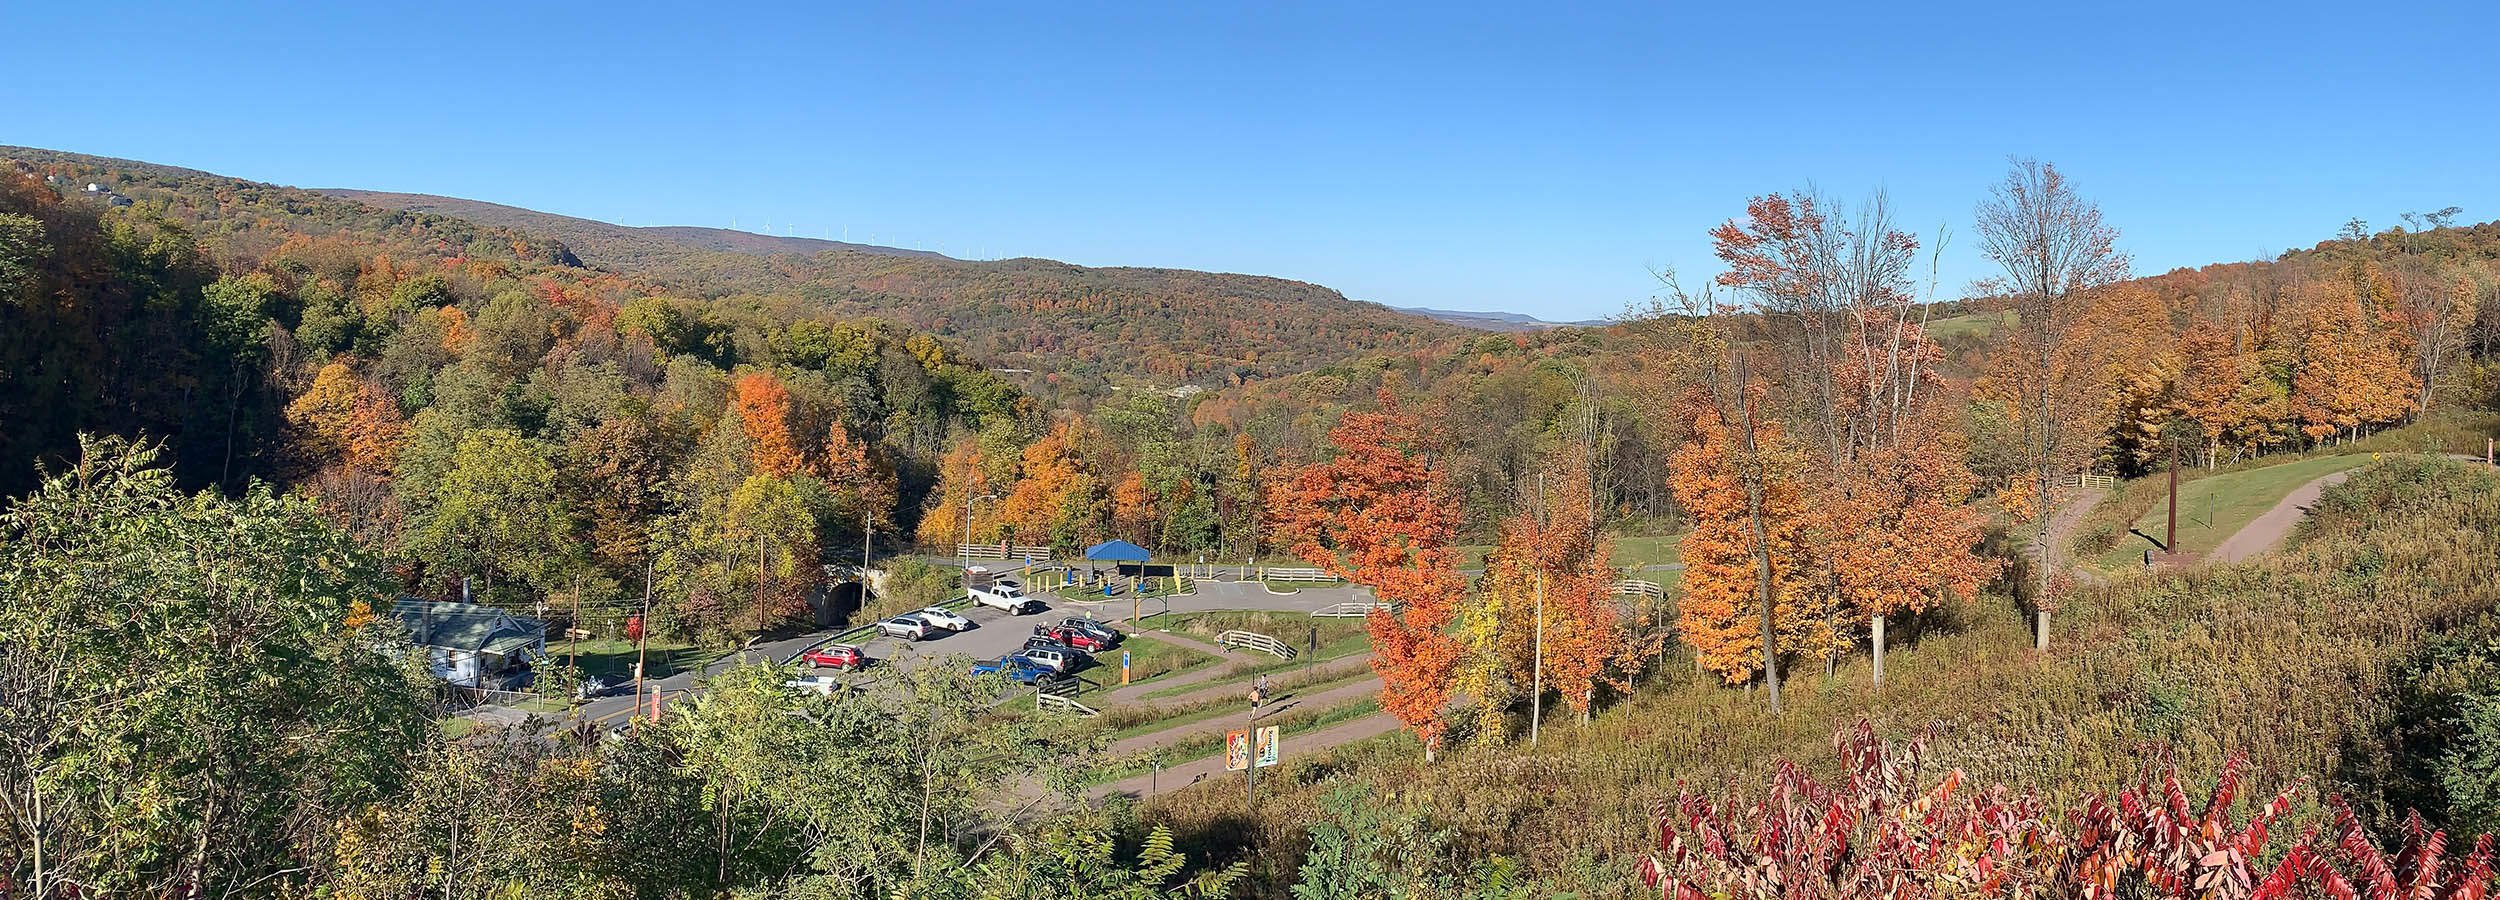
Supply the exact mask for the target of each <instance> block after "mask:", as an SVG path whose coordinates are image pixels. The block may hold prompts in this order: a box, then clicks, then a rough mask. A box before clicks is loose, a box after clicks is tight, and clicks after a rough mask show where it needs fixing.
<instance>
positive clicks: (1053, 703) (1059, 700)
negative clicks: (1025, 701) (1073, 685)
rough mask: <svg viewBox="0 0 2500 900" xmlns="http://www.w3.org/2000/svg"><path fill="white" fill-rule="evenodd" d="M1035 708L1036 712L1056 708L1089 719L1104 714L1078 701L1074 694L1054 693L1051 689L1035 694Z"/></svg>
mask: <svg viewBox="0 0 2500 900" xmlns="http://www.w3.org/2000/svg"><path fill="white" fill-rule="evenodd" d="M1033 709H1034V711H1035V712H1041V711H1045V710H1053V709H1056V710H1061V711H1063V712H1072V713H1075V714H1077V715H1079V716H1083V717H1085V718H1089V719H1090V718H1093V717H1095V716H1099V715H1102V710H1099V709H1095V708H1093V707H1091V706H1087V705H1085V704H1082V703H1078V702H1076V698H1075V697H1073V696H1069V695H1065V694H1053V693H1051V692H1049V691H1041V692H1038V693H1035V694H1034V695H1033Z"/></svg>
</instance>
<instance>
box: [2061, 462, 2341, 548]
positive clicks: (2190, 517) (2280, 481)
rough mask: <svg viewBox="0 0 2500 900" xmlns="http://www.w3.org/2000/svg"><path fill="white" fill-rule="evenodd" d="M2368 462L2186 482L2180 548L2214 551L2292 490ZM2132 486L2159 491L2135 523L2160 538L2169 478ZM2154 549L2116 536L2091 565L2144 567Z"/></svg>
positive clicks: (2297, 465) (2291, 465)
mask: <svg viewBox="0 0 2500 900" xmlns="http://www.w3.org/2000/svg"><path fill="white" fill-rule="evenodd" d="M2369 461H2370V458H2369V457H2368V456H2365V455H2359V454H2355V455H2349V456H2325V457H2318V458H2314V459H2303V460H2297V461H2294V462H2288V463H2284V464H2282V465H2279V466H2267V467H2265V468H2262V469H2249V470H2246V471H2240V472H2226V473H2222V474H2218V475H2213V476H2209V477H2205V478H2198V479H2195V480H2193V481H2181V482H2180V484H2179V546H2180V547H2182V548H2185V549H2186V550H2189V551H2192V552H2197V553H2203V552H2207V551H2210V550H2212V549H2213V548H2214V547H2215V545H2218V544H2220V543H2222V542H2223V541H2224V540H2225V539H2228V538H2229V537H2230V536H2231V535H2233V534H2236V533H2238V532H2239V530H2240V529H2241V528H2243V527H2246V526H2247V525H2248V523H2249V521H2250V520H2252V519H2255V518H2257V516H2258V515H2260V514H2262V513H2264V512H2265V511H2266V510H2269V509H2273V508H2274V505H2275V504H2276V503H2280V502H2282V500H2283V497H2284V496H2285V495H2287V494H2290V493H2291V492H2292V489H2293V488H2297V487H2299V486H2301V485H2303V484H2306V483H2308V482H2309V481H2310V480H2312V479H2315V478H2317V477H2319V476H2321V475H2326V474H2329V473H2333V472H2341V471H2344V470H2345V469H2350V468H2353V467H2355V466H2359V465H2361V464H2363V463H2367V462H2369ZM2131 486H2132V487H2135V488H2138V489H2143V488H2146V487H2148V486H2149V488H2150V489H2151V490H2153V491H2156V492H2158V493H2157V494H2156V497H2155V499H2154V502H2153V508H2152V509H2150V510H2147V511H2145V512H2144V513H2143V514H2142V515H2139V516H2137V517H2136V518H2135V520H2134V521H2133V522H2132V523H2130V525H2131V526H2132V527H2133V528H2134V529H2135V530H2136V531H2138V532H2141V533H2142V534H2145V535H2150V536H2152V537H2153V538H2155V539H2158V538H2160V537H2161V536H2162V534H2163V530H2164V528H2165V519H2166V517H2167V516H2168V514H2169V507H2168V504H2167V501H2166V497H2167V493H2168V492H2167V486H2168V480H2167V479H2166V478H2165V477H2163V476H2153V477H2150V478H2140V479H2137V480H2136V482H2134V483H2131ZM2150 546H2152V542H2151V541H2150V540H2147V539H2145V538H2144V537H2140V536H2138V535H2135V534H2124V533H2121V534H2119V535H2117V541H2116V543H2115V545H2114V546H2111V547H2109V548H2108V549H2105V550H2102V551H2100V553H2099V554H2098V555H2097V556H2094V557H2093V558H2092V564H2093V565H2096V566H2099V567H2101V568H2103V569H2109V570H2112V571H2123V570H2127V569H2133V568H2141V567H2142V566H2143V564H2144V563H2143V560H2144V550H2145V548H2147V547H2150Z"/></svg>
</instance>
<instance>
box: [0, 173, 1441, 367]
mask: <svg viewBox="0 0 2500 900" xmlns="http://www.w3.org/2000/svg"><path fill="white" fill-rule="evenodd" d="M0 160H14V161H18V162H21V163H26V164H31V165H38V166H40V165H56V166H70V167H74V169H75V170H76V171H80V172H86V173H90V174H91V175H92V177H95V178H99V179H102V180H103V181H105V182H107V183H108V184H109V185H110V186H113V187H116V188H117V189H120V190H122V192H123V193H132V192H136V194H135V195H136V196H138V197H139V199H140V202H142V203H143V204H156V205H162V206H165V207H166V208H167V209H168V210H169V212H170V214H172V215H174V216H175V218H177V219H180V220H183V221H187V222H192V223H196V224H197V225H199V226H200V227H201V228H202V229H204V233H216V234H220V235H221V237H220V240H231V239H233V238H231V237H226V236H222V235H233V234H246V235H248V234H250V233H252V232H253V231H254V228H253V226H252V224H251V223H252V222H254V221H257V220H258V219H259V218H264V217H269V216H272V215H273V214H274V215H275V216H277V217H279V218H282V219H283V220H284V222H283V223H282V224H284V225H285V227H286V230H288V231H292V232H301V233H308V234H330V235H336V236H338V237H341V238H344V239H348V240H352V241H359V242H364V243H370V244H377V245H384V246H397V245H409V244H412V243H418V242H421V243H423V244H425V245H427V246H429V247H436V248H440V247H453V248H458V247H463V246H471V245H473V244H474V243H475V242H478V241H485V242H489V243H491V244H493V245H495V246H497V247H506V246H508V247H513V248H517V250H518V252H522V253H524V254H525V255H528V256H530V257H532V258H537V259H542V260H545V261H549V262H555V263H560V264H565V265H572V264H576V263H578V264H580V265H584V266H588V267H591V268H594V269H599V270H605V271H608V272H613V273H616V274H619V275H623V276H627V277H629V278H631V279H632V280H633V281H635V282H637V283H639V284H641V285H644V286H646V287H647V288H648V289H649V290H651V291H653V292H656V293H665V294H670V295H674V296H681V297H701V298H714V299H717V298H741V297H746V298H753V301H754V302H756V303H780V302H790V301H795V302H800V303H805V304H810V305H813V306H815V307H816V308H818V309H821V310H822V311H823V312H825V313H826V314H829V315H834V316H840V317H847V318H876V319H883V320H886V321H890V322H894V323H897V324H900V325H904V326H907V327H910V328H912V329H915V330H921V331H927V332H931V333H934V334H938V335H941V336H945V337H948V338H950V339H952V340H953V341H955V342H956V343H957V344H959V345H960V346H962V347H964V348H965V350H966V351H967V352H969V353H970V354H971V355H972V356H974V357H975V358H978V359H981V360H984V361H986V362H987V363H988V364H990V365H992V366H995V367H999V368H1004V369H1025V370H1030V371H1031V372H1032V373H1033V375H1032V376H1031V377H1030V378H1029V379H1027V380H1028V381H1029V382H1030V384H1029V386H1031V387H1034V388H1037V389H1041V390H1045V391H1048V392H1051V393H1091V392H1095V391H1100V390H1105V389H1107V387H1108V386H1109V385H1111V384H1112V383H1113V382H1115V381H1118V380H1123V379H1126V380H1142V381H1145V382H1149V383H1153V384H1160V385H1167V386H1168V385H1173V384H1180V383H1198V384H1203V385H1208V386H1215V385H1222V384H1232V383H1239V382H1241V381H1244V380H1250V379H1257V378H1265V377H1272V376H1276V375H1282V374H1289V373H1294V372H1303V371H1309V370H1311V369H1314V368H1318V367H1321V366H1326V365H1330V364H1334V363H1340V362H1345V361H1349V360H1354V359H1360V358H1363V357H1367V356H1373V355H1377V354H1381V353H1397V352H1406V351H1412V350H1420V349H1426V348H1430V347H1435V346H1440V345H1444V344H1447V343H1448V342H1451V341H1454V340H1457V339H1461V338H1464V337H1465V336H1467V335H1468V334H1470V333H1471V329H1470V328H1468V327H1463V326H1461V325H1454V324H1451V323H1449V322H1444V321H1437V320H1435V319H1433V318H1429V317H1425V316H1420V315H1411V314H1407V313H1403V312H1398V311H1395V310H1391V309H1389V308H1388V307H1385V306H1381V305H1379V304H1376V303H1369V302H1363V301H1357V300H1349V299H1346V297H1345V295H1343V294H1341V293H1338V292H1337V291H1335V290H1331V289H1329V288H1327V287H1323V286H1320V285H1316V284H1310V283H1308V282H1302V281H1294V280H1291V279H1285V278H1273V277H1267V276H1259V275H1242V274H1230V273H1216V272H1200V271H1193V270H1186V269H1164V268H1136V267H1088V266H1078V265H1072V264H1069V263H1063V262H1056V261H1052V260H1046V259H1029V258H1027V259H1005V260H994V261H973V260H959V259H952V258H948V257H945V256H941V255H939V254H935V253H927V252H923V251H914V250H903V249H897V248H892V247H878V246H872V245H866V244H852V243H844V242H840V241H823V240H816V239H812V238H798V237H780V236H773V235H759V234H750V233H746V232H740V231H730V230H726V229H716V228H688V227H663V228H634V227H627V226H621V225H615V224H611V223H607V222H598V221H593V220H589V219H580V218H574V217H569V216H560V215H555V214H551V213H544V212H538V211H535V210H528V209H522V208H519V207H513V206H504V205H500V204H494V203H485V202H480V201H474V200H462V199H456V198H448V197H436V196H431V195H424V194H403V193H386V192H378V191H364V190H353V189H346V188H334V189H324V190H308V189H299V188H290V187H285V186H281V185H274V184H266V183H261V182H253V181H246V180H243V179H235V178H228V177H225V176H218V175H213V174H210V173H206V172H201V171H198V170H193V169H184V168H179V167H175V166H166V165H159V164H155V163H147V162H139V161H133V160H123V159H112V158H107V157H98V156H89V155H84V154H76V153H67V152H63V151H56V150H44V149H36V148H26V147H0ZM82 177H83V176H82ZM177 185H189V186H195V187H196V189H197V190H198V191H205V192H206V194H205V195H202V196H192V195H190V194H186V193H184V192H183V190H191V189H192V188H184V189H183V190H176V189H175V186H177ZM273 211H274V212H273ZM271 233H273V234H274V233H276V232H275V231H272V232H271ZM480 246H482V245H480ZM499 252H500V251H499ZM1480 327H1481V326H1480Z"/></svg>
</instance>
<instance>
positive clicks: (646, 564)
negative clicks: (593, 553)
mask: <svg viewBox="0 0 2500 900" xmlns="http://www.w3.org/2000/svg"><path fill="white" fill-rule="evenodd" d="M642 554H643V555H642V619H641V621H642V635H641V636H640V637H638V638H636V639H635V641H634V712H636V713H639V712H641V711H642V663H643V658H644V657H643V655H644V652H645V650H644V648H646V647H649V646H650V645H651V569H652V563H653V560H652V558H651V548H650V547H647V546H646V547H644V548H643V550H642ZM652 711H653V712H658V711H659V707H658V706H657V705H656V704H655V705H653V706H652ZM626 718H627V719H631V718H633V716H630V715H629V716H626Z"/></svg>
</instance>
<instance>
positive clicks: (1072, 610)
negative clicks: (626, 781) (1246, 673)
mask: <svg viewBox="0 0 2500 900" xmlns="http://www.w3.org/2000/svg"><path fill="white" fill-rule="evenodd" d="M1034 596H1035V599H1038V600H1040V601H1042V603H1043V604H1044V606H1045V607H1047V608H1045V609H1044V610H1042V611H1040V612H1035V613H1027V614H1024V615H1021V616H1016V615H1009V614H1008V613H1007V612H1005V611H1004V610H999V609H995V608H992V607H987V606H973V607H969V608H966V609H963V610H960V612H961V613H962V615H963V616H964V617H965V618H967V619H971V620H972V622H973V625H974V626H975V627H974V628H973V629H972V630H970V631H966V632H962V633H960V634H958V633H951V632H945V631H933V632H931V634H930V636H929V637H928V638H927V639H925V640H920V641H905V640H903V639H900V638H891V637H883V636H879V637H873V638H869V639H867V640H863V641H853V642H851V643H853V644H856V645H858V646H860V647H862V648H864V649H865V650H866V651H867V653H868V658H869V660H870V662H869V672H868V673H865V674H864V675H863V676H848V675H846V676H844V677H845V679H846V680H848V679H850V678H854V677H874V676H875V675H876V674H878V673H881V672H882V673H888V674H890V673H894V672H908V671H911V668H912V667H913V666H917V665H921V664H924V663H925V662H926V661H928V660H931V659H936V658H942V657H953V656H962V657H965V658H968V659H989V658H991V657H995V656H1003V655H1005V654H1009V653H1013V652H1015V651H1017V650H1018V649H1021V648H1022V647H1023V646H1024V642H1025V639H1027V638H1030V637H1032V636H1033V626H1034V625H1037V624H1041V623H1045V622H1057V621H1059V620H1061V619H1064V618H1067V617H1069V616H1086V615H1090V616H1093V617H1094V618H1097V619H1100V620H1102V621H1105V622H1110V623H1114V624H1115V625H1119V624H1120V623H1123V622H1125V621H1126V620H1127V619H1128V617H1129V614H1130V611H1131V610H1132V609H1135V610H1136V611H1137V612H1139V613H1141V614H1143V615H1145V616H1147V617H1148V618H1147V627H1148V628H1150V629H1151V628H1152V627H1154V626H1153V618H1152V617H1153V616H1155V615H1157V614H1159V613H1163V612H1167V611H1168V612H1172V613H1188V612H1204V611H1209V610H1291V611H1299V612H1309V611H1311V610H1314V609H1319V608H1322V607H1326V606H1330V605H1334V604H1340V603H1346V602H1354V601H1368V600H1370V599H1371V593H1370V592H1369V591H1366V590H1363V589H1361V588H1346V587H1340V588H1304V589H1302V590H1300V591H1298V592H1295V593H1290V594H1278V593H1272V592H1270V591H1268V590H1267V589H1266V588H1264V587H1262V586H1260V585H1259V583H1258V582H1256V581H1247V582H1245V581H1234V580H1230V579H1205V580H1200V581H1198V582H1196V590H1195V592H1194V593H1190V594H1183V595H1179V596H1173V597H1157V598H1149V599H1146V600H1143V601H1139V602H1137V603H1132V602H1131V600H1130V598H1129V597H1128V596H1126V595H1124V594H1123V595H1115V596H1112V597H1108V598H1105V597H1101V596H1100V595H1094V594H1087V595H1080V596H1078V597H1075V598H1065V597H1061V596H1057V595H1053V594H1046V593H1044V594H1036V595H1034ZM1120 627H1121V628H1122V630H1127V629H1126V627H1125V626H1120ZM850 630H851V629H847V628H846V629H840V630H825V631H818V632H814V633H811V634H805V635H799V636H795V637H790V638H784V639H781V640H777V641H769V642H765V643H761V644H757V645H756V646H754V647H751V648H748V649H747V650H745V651H742V652H739V653H735V654H731V655H729V656H727V657H724V658H722V659H721V660H719V661H718V662H715V663H713V664H711V665H710V666H708V667H706V669H705V671H706V673H709V672H716V671H719V670H721V669H724V668H727V667H729V666H732V665H738V664H741V663H752V662H762V661H766V660H769V661H771V662H777V663H779V662H788V661H790V660H791V659H792V658H793V657H796V656H798V655H799V654H800V653H802V652H804V651H806V650H808V649H809V648H812V647H816V646H818V645H821V644H824V643H827V642H829V641H832V640H833V639H834V638H835V637H838V636H840V635H841V634H844V633H847V632H848V631H850ZM1119 654H1120V652H1119V650H1118V649H1116V648H1115V649H1112V650H1109V651H1106V652H1104V653H1103V654H1102V655H1101V656H1100V657H1098V658H1097V659H1096V660H1095V662H1096V666H1095V667H1093V668H1089V669H1087V670H1085V671H1084V672H1082V673H1080V675H1082V677H1084V678H1085V679H1086V680H1088V681H1092V682H1095V683H1096V684H1103V685H1111V684H1116V683H1118V681H1119V671H1118V667H1119V665H1120V655H1119ZM696 680H697V679H696V676H695V675H694V674H693V673H681V674H678V675H673V676H670V677H668V678H664V679H660V680H658V681H657V682H655V683H652V684H650V685H646V687H645V692H644V694H643V702H644V703H646V704H647V703H649V702H650V701H649V697H650V691H651V690H652V689H654V688H656V689H657V690H658V691H660V692H661V693H662V694H664V695H665V696H667V697H668V698H669V699H670V700H671V701H674V699H675V698H676V697H677V696H679V695H681V694H684V693H686V692H688V691H692V690H695V689H696ZM1088 689H1089V690H1090V687H1089V688H1088ZM634 703H635V697H634V695H632V694H630V693H628V694H626V695H625V696H621V697H601V698H598V699H595V700H592V701H590V702H588V703H584V704H583V705H582V706H580V707H579V708H578V709H577V710H576V715H579V716H581V717H584V718H588V719H593V720H603V721H604V720H612V719H615V718H617V717H620V716H623V715H625V714H627V713H628V712H631V711H633V709H634ZM646 708H647V707H646Z"/></svg>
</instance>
